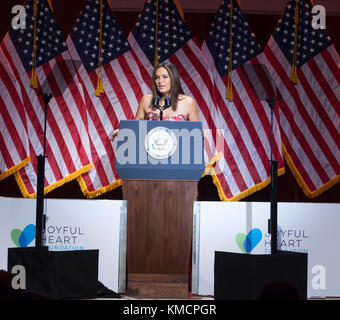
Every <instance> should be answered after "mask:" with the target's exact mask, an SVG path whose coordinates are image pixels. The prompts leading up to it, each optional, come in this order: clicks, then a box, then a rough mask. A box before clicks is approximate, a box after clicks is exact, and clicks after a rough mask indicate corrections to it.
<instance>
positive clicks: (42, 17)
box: [9, 0, 67, 72]
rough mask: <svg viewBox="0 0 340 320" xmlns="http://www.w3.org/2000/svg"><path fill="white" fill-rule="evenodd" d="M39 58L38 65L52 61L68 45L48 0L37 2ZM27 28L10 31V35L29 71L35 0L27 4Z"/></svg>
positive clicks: (30, 67)
mask: <svg viewBox="0 0 340 320" xmlns="http://www.w3.org/2000/svg"><path fill="white" fill-rule="evenodd" d="M37 8H38V10H37V30H36V31H37V33H36V34H37V38H36V46H37V59H36V67H39V66H41V65H43V64H45V63H46V62H48V61H50V60H51V59H53V58H54V57H56V56H57V55H59V54H60V53H62V52H64V51H65V50H66V49H67V47H66V43H65V39H64V36H63V34H62V32H61V31H60V30H59V28H58V26H57V23H56V21H55V18H54V16H53V13H52V12H51V9H50V6H49V4H48V2H47V1H46V0H38V2H37ZM25 9H26V28H25V29H18V30H14V29H11V30H10V31H9V36H10V38H11V40H12V42H13V44H14V46H15V48H16V50H17V53H18V55H19V57H20V59H21V61H22V64H23V66H24V68H25V70H26V71H27V72H29V71H30V70H32V54H33V42H34V15H33V0H30V1H28V2H27V4H26V5H25Z"/></svg>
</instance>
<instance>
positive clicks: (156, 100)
mask: <svg viewBox="0 0 340 320" xmlns="http://www.w3.org/2000/svg"><path fill="white" fill-rule="evenodd" d="M159 101H160V97H159V96H154V97H153V100H152V104H153V106H154V107H155V108H157V109H158V110H159V114H160V120H163V110H165V109H167V108H169V107H170V106H171V99H170V97H168V96H166V97H165V98H164V106H160V105H159Z"/></svg>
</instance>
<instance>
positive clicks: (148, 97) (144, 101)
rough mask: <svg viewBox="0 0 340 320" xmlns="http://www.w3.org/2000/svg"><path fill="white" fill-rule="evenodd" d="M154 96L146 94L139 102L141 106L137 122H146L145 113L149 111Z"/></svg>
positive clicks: (136, 117)
mask: <svg viewBox="0 0 340 320" xmlns="http://www.w3.org/2000/svg"><path fill="white" fill-rule="evenodd" d="M151 99H152V95H151V94H146V95H144V96H143V97H142V99H141V100H140V102H139V106H138V109H137V112H136V116H135V120H144V119H145V112H146V110H148V108H149V106H150V103H151Z"/></svg>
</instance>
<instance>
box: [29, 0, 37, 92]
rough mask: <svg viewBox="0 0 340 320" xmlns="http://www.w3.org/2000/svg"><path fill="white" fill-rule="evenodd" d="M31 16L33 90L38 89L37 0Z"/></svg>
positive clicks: (31, 82)
mask: <svg viewBox="0 0 340 320" xmlns="http://www.w3.org/2000/svg"><path fill="white" fill-rule="evenodd" d="M33 15H34V31H33V53H32V74H31V79H30V87H31V88H33V89H37V88H38V79H37V70H36V68H37V16H38V4H37V0H34V2H33Z"/></svg>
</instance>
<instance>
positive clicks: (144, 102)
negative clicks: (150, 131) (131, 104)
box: [109, 94, 152, 141]
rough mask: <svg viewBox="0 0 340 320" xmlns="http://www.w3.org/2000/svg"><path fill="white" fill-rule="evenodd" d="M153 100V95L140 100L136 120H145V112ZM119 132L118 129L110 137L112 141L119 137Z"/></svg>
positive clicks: (147, 95)
mask: <svg viewBox="0 0 340 320" xmlns="http://www.w3.org/2000/svg"><path fill="white" fill-rule="evenodd" d="M151 99H152V95H151V94H146V95H144V96H143V97H142V99H141V100H140V102H139V105H138V109H137V112H136V116H135V120H144V115H145V110H147V109H148V107H149V105H150V102H151ZM118 132H119V129H116V130H114V131H113V132H112V133H111V134H110V137H109V139H110V141H113V140H114V138H115V137H116V136H117V134H118Z"/></svg>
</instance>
